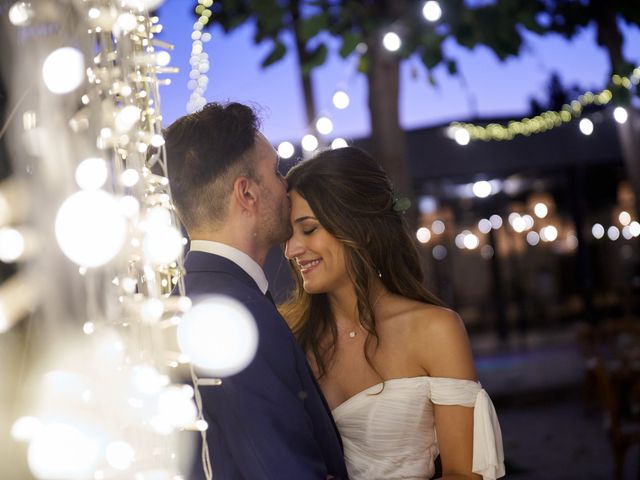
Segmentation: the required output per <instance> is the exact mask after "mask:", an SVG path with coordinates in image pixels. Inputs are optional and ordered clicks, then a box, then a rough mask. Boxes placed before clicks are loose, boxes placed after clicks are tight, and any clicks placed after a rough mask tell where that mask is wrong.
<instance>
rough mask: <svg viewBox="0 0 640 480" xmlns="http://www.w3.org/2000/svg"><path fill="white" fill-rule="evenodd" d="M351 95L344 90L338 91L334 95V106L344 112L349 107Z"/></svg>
mask: <svg viewBox="0 0 640 480" xmlns="http://www.w3.org/2000/svg"><path fill="white" fill-rule="evenodd" d="M349 102H350V99H349V95H347V92H345V91H344V90H338V91H336V93H334V94H333V105H334V106H335V107H336V108H337V109H339V110H344V109H345V108H347V107H348V106H349Z"/></svg>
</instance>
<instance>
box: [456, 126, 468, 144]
mask: <svg viewBox="0 0 640 480" xmlns="http://www.w3.org/2000/svg"><path fill="white" fill-rule="evenodd" d="M453 138H454V140H455V141H456V143H457V144H458V145H462V146H464V145H469V142H470V141H471V135H469V132H467V130H466V129H464V128H456V131H455V132H454V134H453Z"/></svg>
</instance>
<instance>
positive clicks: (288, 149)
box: [278, 142, 296, 160]
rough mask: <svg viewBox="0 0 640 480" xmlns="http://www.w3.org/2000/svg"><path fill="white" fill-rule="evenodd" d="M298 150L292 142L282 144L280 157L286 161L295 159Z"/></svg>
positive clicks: (279, 150)
mask: <svg viewBox="0 0 640 480" xmlns="http://www.w3.org/2000/svg"><path fill="white" fill-rule="evenodd" d="M295 151H296V149H295V147H294V146H293V144H292V143H291V142H282V143H280V145H278V155H280V157H281V158H284V159H285V160H286V159H288V158H291V157H293V154H294V153H295Z"/></svg>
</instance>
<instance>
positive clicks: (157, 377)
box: [131, 365, 169, 395]
mask: <svg viewBox="0 0 640 480" xmlns="http://www.w3.org/2000/svg"><path fill="white" fill-rule="evenodd" d="M131 381H132V383H133V387H134V388H135V390H136V391H138V392H140V393H143V394H144V395H155V394H156V393H158V392H160V390H162V388H163V387H165V386H166V385H168V384H169V378H168V377H167V376H166V375H161V374H160V373H159V372H158V370H156V369H155V368H154V367H152V366H151V365H137V366H135V367H133V369H132V374H131Z"/></svg>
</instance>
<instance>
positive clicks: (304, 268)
mask: <svg viewBox="0 0 640 480" xmlns="http://www.w3.org/2000/svg"><path fill="white" fill-rule="evenodd" d="M321 261H322V259H320V258H318V259H316V260H311V261H310V262H305V263H304V264H303V265H300V273H301V274H302V275H306V274H308V273H309V272H311V270H313V269H314V268H316V267H317V266H318V265H319V264H320V262H321Z"/></svg>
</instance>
